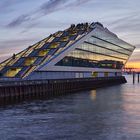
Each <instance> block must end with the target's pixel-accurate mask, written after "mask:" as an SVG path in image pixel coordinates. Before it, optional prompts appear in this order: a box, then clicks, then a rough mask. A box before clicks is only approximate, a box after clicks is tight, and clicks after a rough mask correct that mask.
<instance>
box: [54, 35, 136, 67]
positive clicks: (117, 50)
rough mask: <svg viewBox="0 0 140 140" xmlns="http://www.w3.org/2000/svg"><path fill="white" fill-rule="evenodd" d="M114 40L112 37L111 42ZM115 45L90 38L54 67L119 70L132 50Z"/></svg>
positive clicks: (96, 38)
mask: <svg viewBox="0 0 140 140" xmlns="http://www.w3.org/2000/svg"><path fill="white" fill-rule="evenodd" d="M115 38H116V37H112V41H113V40H115ZM116 42H117V41H115V43H116ZM115 43H112V42H109V41H106V40H103V39H100V38H98V37H94V36H91V37H90V38H89V39H87V40H86V41H85V42H84V43H83V44H82V45H80V46H78V47H77V48H76V49H75V50H74V51H72V52H70V53H69V54H68V55H67V56H66V57H64V58H63V59H62V60H61V61H59V62H58V63H57V64H56V65H60V66H74V67H90V68H91V67H94V68H112V69H121V68H122V67H123V65H124V64H125V63H126V61H127V59H128V58H129V56H130V55H131V53H132V50H133V49H134V48H133V46H129V47H127V45H128V44H125V46H120V44H121V43H120V44H119V45H118V44H115Z"/></svg>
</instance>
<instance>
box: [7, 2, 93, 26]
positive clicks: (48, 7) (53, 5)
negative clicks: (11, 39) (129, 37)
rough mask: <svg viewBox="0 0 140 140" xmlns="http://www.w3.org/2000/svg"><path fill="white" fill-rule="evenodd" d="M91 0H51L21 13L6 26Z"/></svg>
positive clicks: (32, 19) (19, 23)
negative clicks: (28, 11) (29, 11)
mask: <svg viewBox="0 0 140 140" xmlns="http://www.w3.org/2000/svg"><path fill="white" fill-rule="evenodd" d="M89 1H91V0H49V1H47V2H45V3H43V4H42V5H41V6H40V7H39V8H37V9H36V10H35V11H32V12H31V13H27V14H24V15H20V16H19V17H17V18H16V19H14V20H13V21H11V22H10V23H9V24H8V25H7V26H6V27H9V28H13V27H18V26H20V25H22V24H23V23H27V22H30V21H34V20H37V19H39V18H41V17H43V16H46V15H48V14H51V13H53V12H56V11H59V10H63V9H65V8H69V7H77V6H80V5H82V4H84V3H87V2H89Z"/></svg>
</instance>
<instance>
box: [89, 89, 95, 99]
mask: <svg viewBox="0 0 140 140" xmlns="http://www.w3.org/2000/svg"><path fill="white" fill-rule="evenodd" d="M90 98H91V99H92V100H93V101H94V100H96V90H92V91H91V94H90Z"/></svg>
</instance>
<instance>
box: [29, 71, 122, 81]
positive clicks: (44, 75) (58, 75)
mask: <svg viewBox="0 0 140 140" xmlns="http://www.w3.org/2000/svg"><path fill="white" fill-rule="evenodd" d="M105 76H106V75H105V73H104V72H98V74H97V77H105ZM115 76H121V72H119V73H117V75H116V74H115V72H108V77H115ZM91 77H94V76H93V74H92V72H54V71H52V72H47V71H46V72H45V71H43V72H41V71H38V72H33V73H32V74H31V75H30V76H29V77H27V79H29V80H33V79H38V80H39V79H71V78H91Z"/></svg>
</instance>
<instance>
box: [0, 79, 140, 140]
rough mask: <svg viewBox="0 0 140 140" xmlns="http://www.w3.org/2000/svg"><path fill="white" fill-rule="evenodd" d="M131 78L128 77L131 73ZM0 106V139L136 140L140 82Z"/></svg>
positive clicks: (139, 129) (139, 123)
mask: <svg viewBox="0 0 140 140" xmlns="http://www.w3.org/2000/svg"><path fill="white" fill-rule="evenodd" d="M131 77H132V76H131ZM131 77H130V76H127V79H128V83H127V84H123V85H117V86H112V87H106V88H102V89H97V90H96V91H95V90H92V91H85V92H81V93H76V94H73V95H68V96H63V97H59V98H55V99H50V100H43V101H41V100H40V101H34V102H24V103H22V104H19V105H14V106H9V107H6V108H1V109H0V140H139V139H140V84H135V85H133V84H132V79H131Z"/></svg>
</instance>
